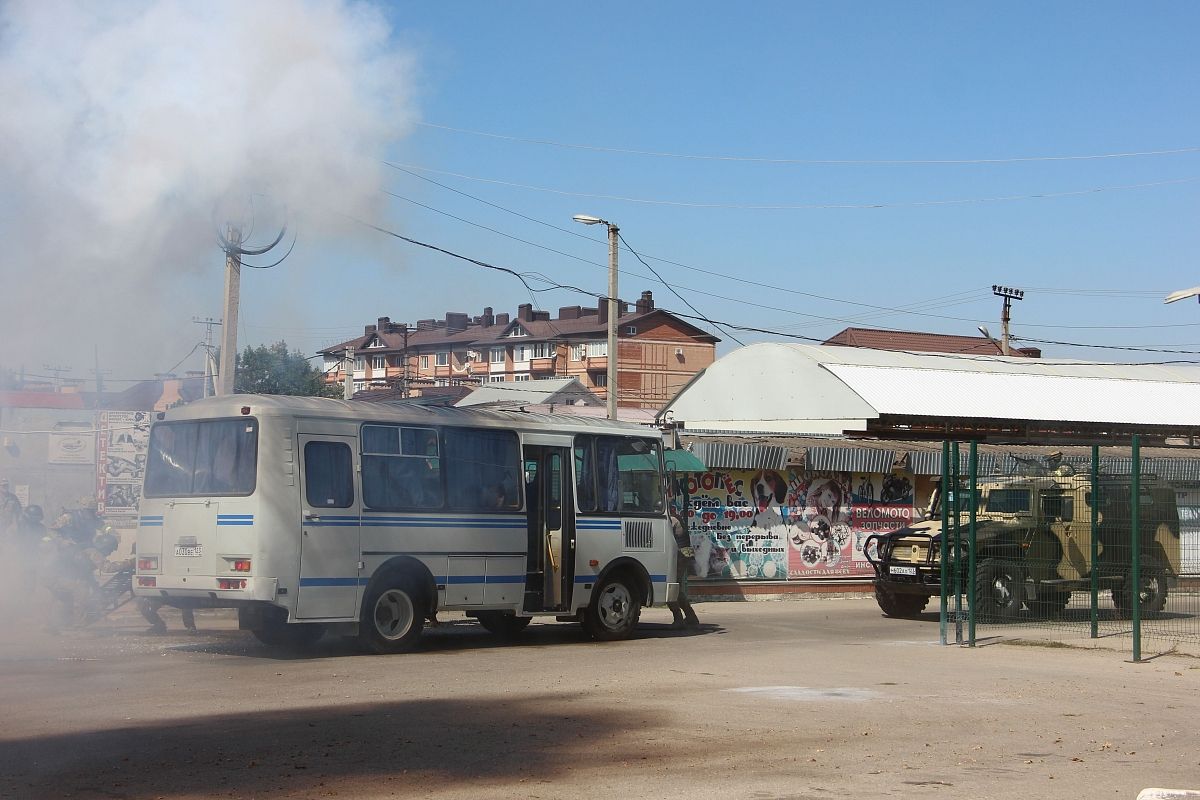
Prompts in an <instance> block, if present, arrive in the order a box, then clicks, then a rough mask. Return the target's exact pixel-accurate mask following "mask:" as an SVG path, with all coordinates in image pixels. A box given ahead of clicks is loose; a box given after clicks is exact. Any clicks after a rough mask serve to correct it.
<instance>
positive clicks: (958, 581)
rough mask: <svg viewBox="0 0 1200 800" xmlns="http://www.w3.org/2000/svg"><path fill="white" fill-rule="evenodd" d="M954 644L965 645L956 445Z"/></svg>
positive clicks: (956, 451) (959, 462)
mask: <svg viewBox="0 0 1200 800" xmlns="http://www.w3.org/2000/svg"><path fill="white" fill-rule="evenodd" d="M953 461H954V465H953V467H952V469H953V470H954V476H953V479H954V522H953V526H954V643H955V644H962V643H963V629H962V526H961V525H960V524H959V523H960V521H961V520H962V475H961V472H962V455H961V454H960V452H959V449H958V442H955V443H954V457H953Z"/></svg>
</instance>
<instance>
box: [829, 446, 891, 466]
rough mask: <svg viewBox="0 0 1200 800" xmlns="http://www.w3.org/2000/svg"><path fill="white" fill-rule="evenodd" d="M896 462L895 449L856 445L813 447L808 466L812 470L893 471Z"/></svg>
mask: <svg viewBox="0 0 1200 800" xmlns="http://www.w3.org/2000/svg"><path fill="white" fill-rule="evenodd" d="M895 463H896V452H895V451H894V450H877V449H875V448H867V447H854V446H853V445H850V446H846V447H811V448H809V450H808V460H807V466H808V468H809V469H811V470H830V471H833V472H891V471H892V465H893V464H895Z"/></svg>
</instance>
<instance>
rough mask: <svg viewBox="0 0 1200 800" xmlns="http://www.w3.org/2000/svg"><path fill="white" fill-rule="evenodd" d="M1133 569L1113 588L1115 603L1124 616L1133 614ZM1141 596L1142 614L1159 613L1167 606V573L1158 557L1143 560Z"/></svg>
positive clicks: (1119, 612) (1139, 593)
mask: <svg viewBox="0 0 1200 800" xmlns="http://www.w3.org/2000/svg"><path fill="white" fill-rule="evenodd" d="M1132 573H1133V571H1132V570H1130V571H1129V572H1127V573H1126V574H1125V580H1124V582H1123V583H1122V584H1121V586H1120V587H1118V588H1116V589H1113V590H1112V599H1113V605H1115V606H1116V607H1117V613H1118V614H1120V615H1121V616H1122V617H1130V616H1132V615H1133V602H1134V597H1133V593H1132V592H1131V591H1130V587H1131V586H1133V574H1132ZM1141 573H1142V574H1141V583H1142V585H1141V588H1140V590H1139V591H1138V595H1139V597H1140V602H1141V609H1142V616H1151V615H1154V614H1159V613H1161V612H1162V610H1163V609H1164V608H1166V607H1167V575H1166V572H1165V571H1164V570H1163V568H1162V565H1161V564H1159V563H1158V561H1157V560H1156V559H1152V558H1147V559H1145V561H1143V562H1142V568H1141Z"/></svg>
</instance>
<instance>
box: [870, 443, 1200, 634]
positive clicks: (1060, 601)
mask: <svg viewBox="0 0 1200 800" xmlns="http://www.w3.org/2000/svg"><path fill="white" fill-rule="evenodd" d="M1097 494H1098V495H1099V496H1098V497H1093V496H1092V486H1091V480H1090V478H1089V477H1087V476H1085V475H1075V474H1072V471H1071V470H1070V469H1069V468H1066V467H1062V468H1059V470H1057V471H1056V472H1055V474H1052V475H1044V476H1036V477H1020V478H1013V479H1005V480H989V481H984V482H981V483H980V484H979V487H978V491H977V493H976V502H977V509H976V517H975V519H976V525H975V530H976V536H975V541H976V548H977V550H978V553H977V556H976V564H975V595H974V596H975V597H977V598H978V603H979V605H978V608H977V614H979V615H980V616H981V617H982V618H984V619H992V620H1002V619H1011V618H1013V617H1015V616H1016V615H1017V614H1018V613H1019V612H1020V611H1021V607H1022V605H1024V606H1025V607H1027V608H1029V609H1030V610H1031V611H1033V612H1035V613H1037V614H1041V615H1052V614H1056V613H1058V612H1060V611H1062V610H1063V609H1064V608H1065V607H1066V605H1067V603H1068V602H1069V600H1070V598H1071V593H1072V592H1077V591H1089V590H1090V589H1091V580H1092V574H1093V573H1095V575H1096V577H1097V580H1098V585H1099V586H1100V588H1101V589H1102V590H1107V591H1109V592H1111V594H1112V600H1113V603H1114V605H1115V606H1116V608H1117V611H1118V612H1119V613H1121V614H1124V615H1128V614H1129V613H1130V611H1131V609H1132V607H1133V602H1134V600H1133V594H1132V590H1131V587H1132V584H1133V581H1132V577H1131V572H1132V563H1133V557H1132V556H1133V554H1132V544H1131V536H1130V534H1131V529H1132V515H1131V508H1132V506H1131V484H1130V479H1129V478H1128V477H1127V476H1123V477H1114V476H1104V477H1101V479H1100V484H1099V491H1098V492H1097ZM1140 495H1141V496H1140V500H1139V504H1138V505H1139V523H1138V528H1139V530H1140V533H1141V564H1140V578H1141V581H1140V582H1141V586H1140V587H1139V594H1140V598H1141V609H1142V612H1143V613H1147V614H1154V613H1157V612H1160V611H1162V610H1163V608H1164V607H1165V605H1166V601H1167V581H1168V578H1173V577H1175V576H1177V575H1178V574H1179V515H1178V512H1177V510H1176V506H1175V491H1174V489H1173V488H1172V487H1171V486H1170V485H1168V484H1166V483H1164V482H1162V481H1159V480H1157V479H1156V478H1153V477H1148V476H1144V477H1143V479H1142V482H1141V486H1140ZM960 500H961V508H960V516H959V519H960V522H959V538H960V540H961V547H962V557H961V560H960V561H959V562H958V564H959V569H960V579H961V583H960V585H961V586H962V587H963V591H964V592H965V593H967V594H970V589H971V587H969V586H968V585H967V583H968V581H967V564H968V552H967V545H968V542H967V531H968V511H969V509H968V508H967V503H968V501H967V499H966V497H965V494H964V497H963V498H960ZM938 503H939V498H938V496H937V494H936V493H935V495H934V498H933V501H932V502H931V503H930V508H929V509H928V511H927V514H926V516H927V519H926V520H925V521H923V522H918V523H914V524H913V525H911V526H909V527H906V528H901V529H900V530H897V531H892V532H891V533H886V534H878V535H875V536H871V537H869V538H868V539H867V540H866V542H865V544H864V551H865V552H866V556H867V559H868V561H869V562H870V564H871V566H872V567H873V568H874V570H875V599H876V600H877V601H878V602H879V607H880V608H881V609H882V610H883V613H884V614H886V615H888V616H891V617H913V616H916V615H918V614H920V613H921V612H922V611H924V610H925V607H926V605H927V604H928V602H929V598H930V597H933V596H938V595H940V594H941V541H942V522H941V514H940V511H939V510H938ZM1093 505H1095V507H1096V509H1097V511H1098V512H1099V524H1098V528H1097V544H1098V547H1097V551H1098V553H1097V557H1096V560H1095V563H1092V528H1091V520H1092V507H1093ZM948 544H949V545H950V549H951V553H952V557H953V545H954V542H953V540H951V541H949V542H948Z"/></svg>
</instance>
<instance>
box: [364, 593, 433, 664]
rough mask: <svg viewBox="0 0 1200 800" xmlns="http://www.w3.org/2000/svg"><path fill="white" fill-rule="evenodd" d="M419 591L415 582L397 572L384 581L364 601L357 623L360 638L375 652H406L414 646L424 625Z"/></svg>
mask: <svg viewBox="0 0 1200 800" xmlns="http://www.w3.org/2000/svg"><path fill="white" fill-rule="evenodd" d="M421 608H424V606H423V605H422V604H421V602H420V595H419V594H418V592H417V590H416V589H415V588H414V586H413V582H412V581H411V580H410V579H408V578H406V577H404V576H397V577H395V578H393V579H391V580H390V581H386V582H381V583H380V584H379V586H378V587H376V588H375V589H374V590H373V591H372V592H371V593H370V594H369V595H368V596H367V602H365V603H363V609H362V619H360V620H359V623H358V637H359V640H360V641H361V642H362V643H363V645H364V646H366V647H367V648H368V649H369V650H372V651H374V652H376V653H403V652H406V651H408V650H411V649H412V648H413V646H414V645H415V644H416V642H417V639H418V638H419V637H420V636H421V629H422V628H424V627H425V614H424V612H422V611H418V609H421Z"/></svg>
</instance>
